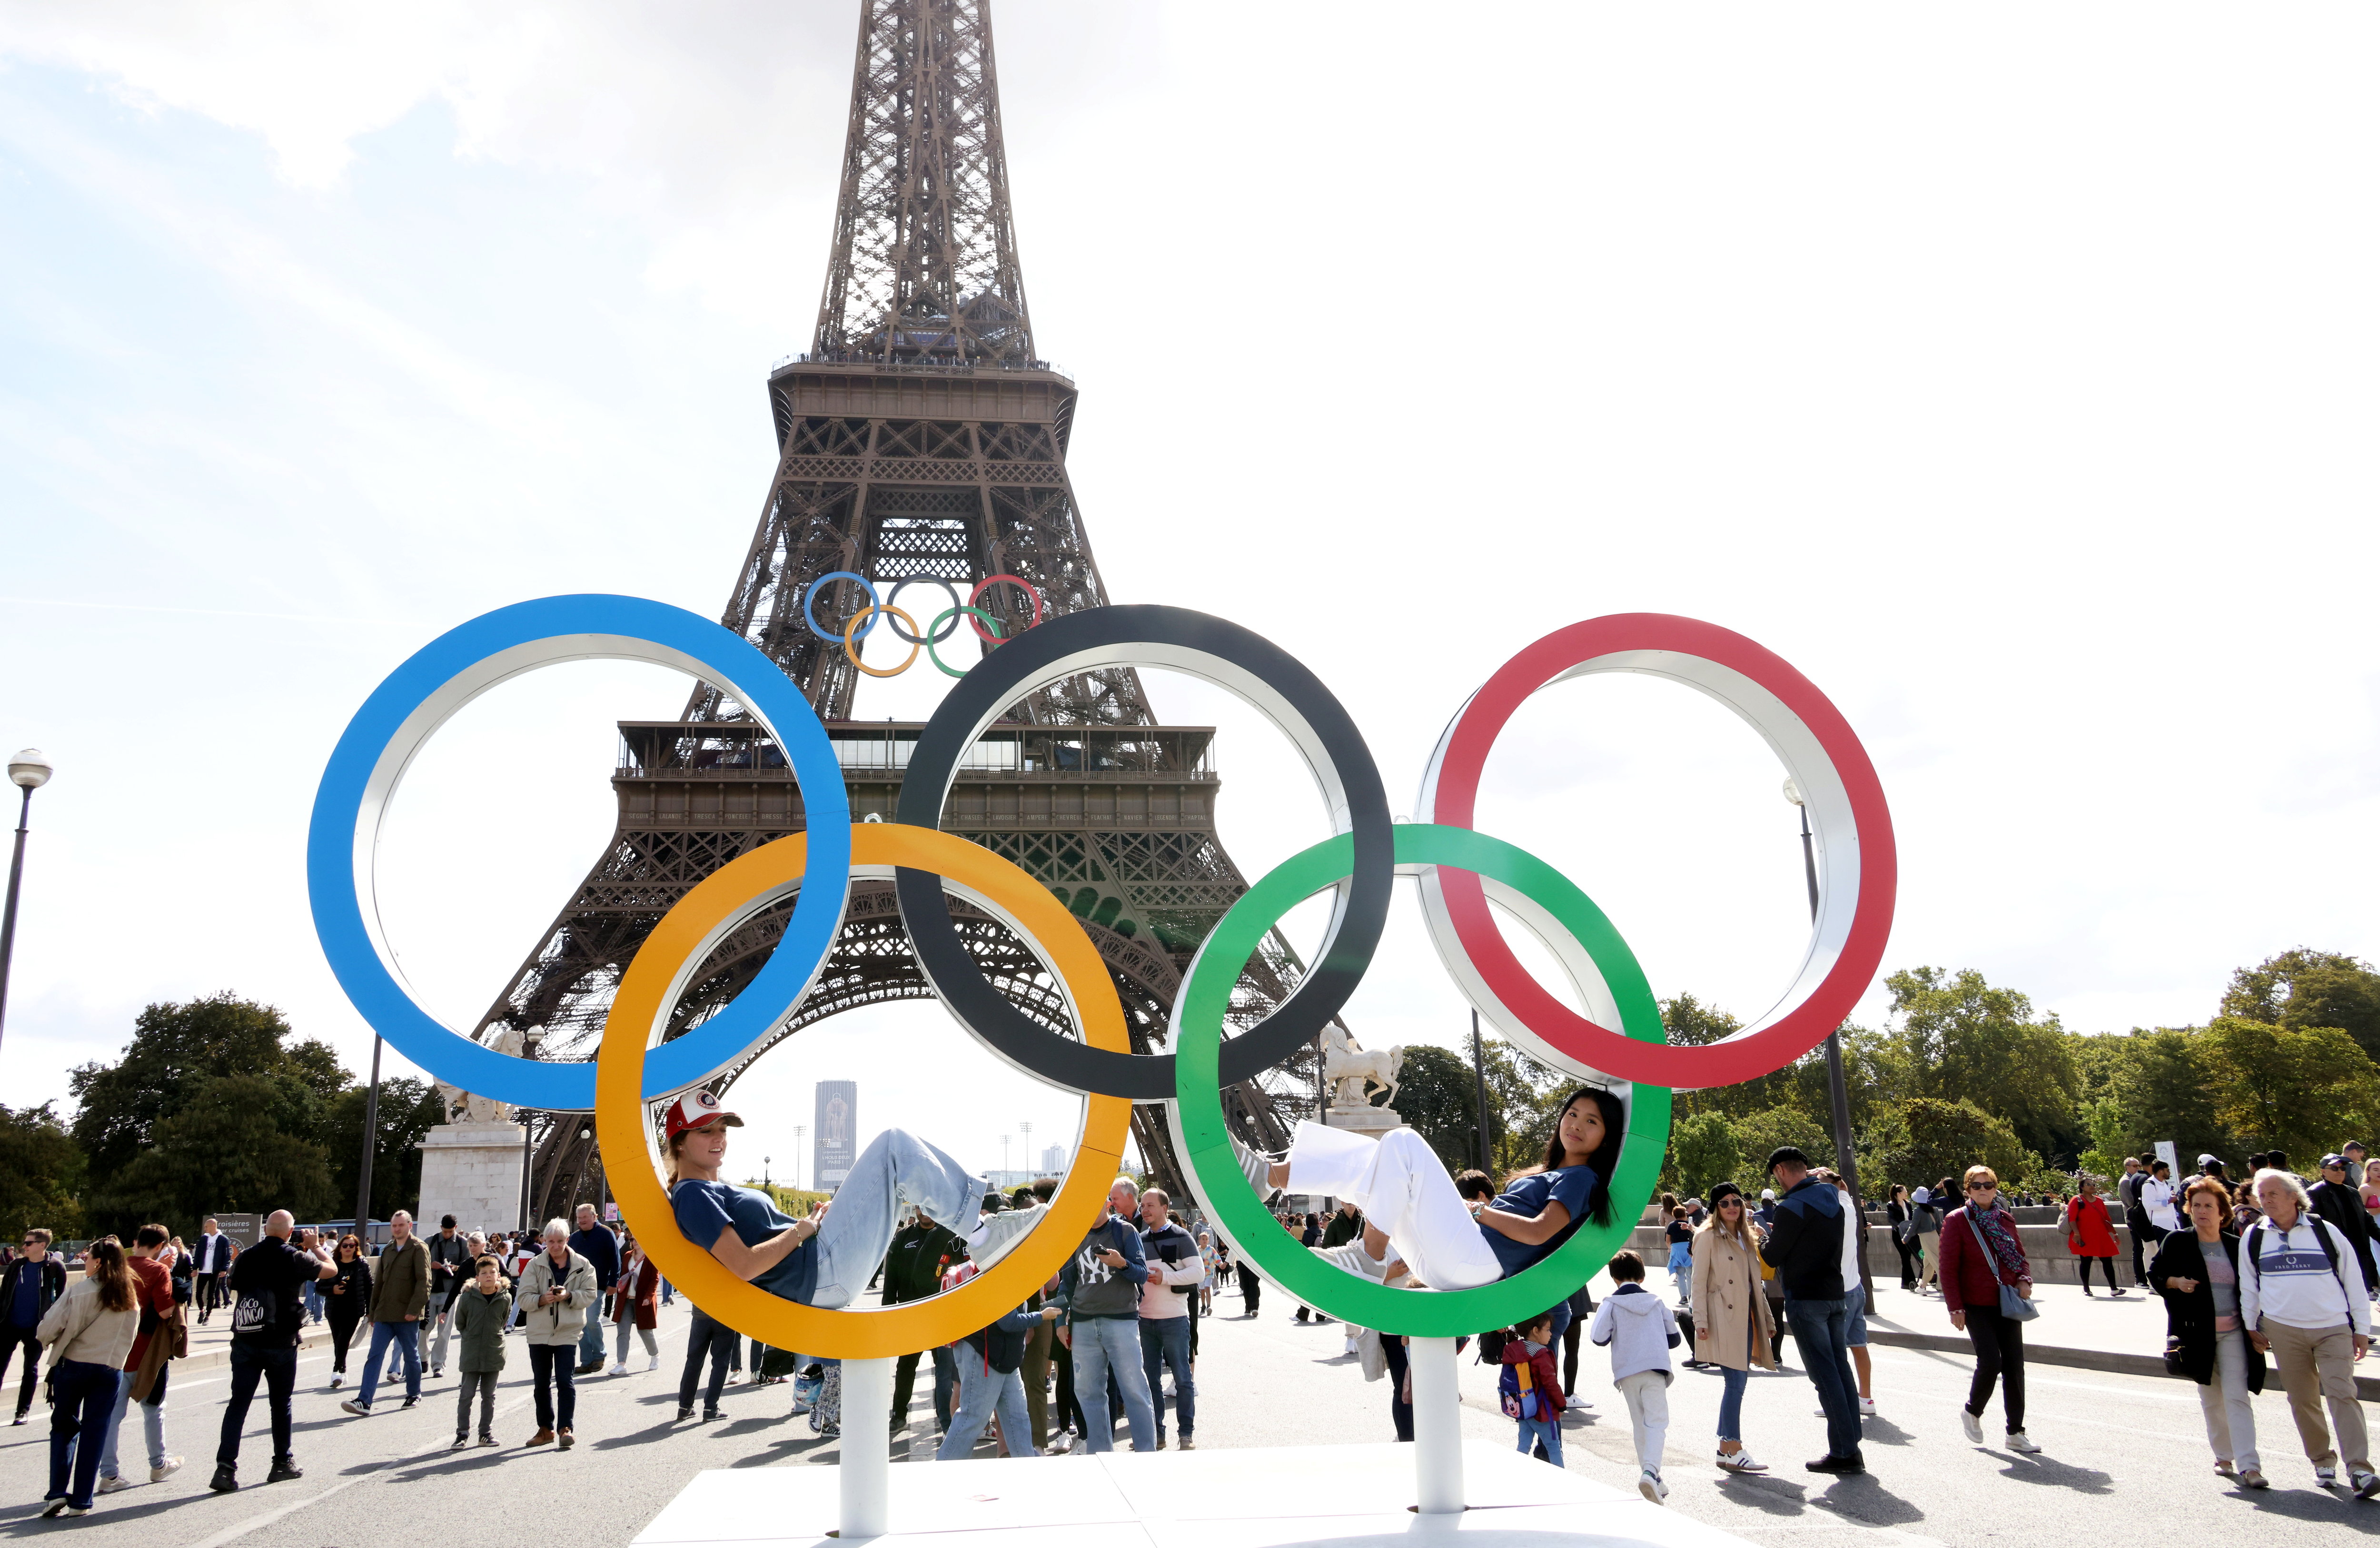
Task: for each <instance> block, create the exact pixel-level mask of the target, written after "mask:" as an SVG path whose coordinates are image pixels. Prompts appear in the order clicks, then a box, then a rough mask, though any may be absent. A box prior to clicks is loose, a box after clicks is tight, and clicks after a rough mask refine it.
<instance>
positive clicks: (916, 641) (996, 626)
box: [802, 570, 1044, 677]
mask: <svg viewBox="0 0 2380 1548" xmlns="http://www.w3.org/2000/svg"><path fill="white" fill-rule="evenodd" d="M844 580H847V581H856V582H857V583H858V585H859V587H860V589H861V590H863V591H865V592H867V593H868V601H867V602H866V604H865V605H863V606H862V607H861V608H860V609H859V610H858V611H856V612H854V613H853V614H852V615H851V617H850V619H849V621H847V622H846V623H844V626H843V630H842V632H841V634H840V635H831V634H829V633H827V631H826V629H825V628H824V627H823V626H821V625H820V623H819V621H818V599H819V593H820V592H821V591H823V590H825V589H826V587H828V585H829V584H831V583H832V582H834V581H844ZM1003 584H1005V585H1008V586H1013V587H1016V588H1017V589H1019V590H1020V591H1023V592H1024V593H1025V599H1026V601H1028V602H1030V603H1032V604H1033V619H1032V622H1031V623H1027V624H1026V625H1025V627H1026V628H1027V629H1031V628H1034V627H1036V626H1037V625H1038V624H1039V623H1040V622H1041V617H1042V612H1043V608H1044V604H1043V602H1042V598H1041V593H1040V592H1039V591H1038V590H1036V589H1035V588H1034V587H1033V585H1032V583H1031V582H1029V581H1026V580H1023V579H1020V578H1019V577H1017V576H1015V575H1008V574H1001V575H986V576H984V577H983V579H981V580H979V581H977V582H976V583H975V587H974V588H973V589H971V590H970V591H968V592H967V594H966V600H965V601H964V602H962V601H960V600H959V592H958V587H955V586H953V585H952V584H951V583H950V582H949V581H947V580H944V579H943V578H942V577H941V576H940V575H933V574H923V573H920V574H913V575H904V576H902V577H901V578H900V579H899V580H897V581H894V582H893V583H892V592H891V593H890V594H889V595H887V596H881V597H880V596H878V595H877V592H876V583H875V582H873V581H871V580H869V579H868V577H867V576H866V575H863V574H859V572H857V571H856V570H836V571H834V572H833V573H832V574H824V575H820V577H819V578H818V579H817V580H815V581H813V582H812V583H810V588H809V589H808V590H807V592H805V593H803V595H802V622H803V623H807V624H808V625H809V631H810V633H811V634H813V635H817V636H818V637H819V638H820V639H821V640H824V641H825V642H826V643H827V644H829V645H837V644H840V645H841V646H842V647H843V653H844V656H846V657H848V658H849V659H850V661H851V664H852V665H853V666H855V667H857V668H858V669H859V670H860V671H864V672H866V673H867V674H868V676H870V677H898V676H900V675H901V674H902V673H903V672H905V671H908V670H909V669H910V668H911V667H913V666H915V665H916V664H917V649H916V647H918V646H923V647H925V648H926V654H927V656H928V657H929V659H931V660H932V661H933V663H934V665H935V666H936V667H938V668H940V669H941V671H942V672H943V673H944V674H945V675H946V676H950V677H965V675H966V672H965V670H964V669H960V668H954V667H953V666H951V665H950V664H949V663H948V662H946V661H944V660H943V659H942V658H941V653H940V652H939V651H937V650H935V648H934V647H936V646H938V645H940V644H941V643H942V642H943V641H944V640H947V639H949V638H950V637H951V636H952V635H954V634H956V633H957V632H958V627H959V623H961V621H965V623H966V626H967V627H968V628H970V629H973V630H974V631H975V633H976V637H977V638H978V639H980V640H982V641H983V643H984V644H986V645H989V646H995V647H997V646H999V645H1001V644H1002V643H1003V641H1004V638H1005V636H1006V634H1007V630H1006V627H1005V625H1003V624H1002V622H1001V620H1000V619H999V618H998V617H997V616H996V615H994V614H992V613H990V612H987V611H984V610H983V609H981V608H978V607H977V606H976V603H977V602H978V601H979V600H981V599H982V598H983V594H984V593H985V592H986V591H988V590H990V588H991V587H995V586H1000V585H1003ZM917 585H929V586H939V587H941V588H942V591H943V593H944V595H946V596H948V597H949V598H950V599H951V605H950V606H949V607H947V608H944V609H943V610H942V611H941V612H938V613H936V614H935V615H934V621H933V622H932V623H929V624H928V625H926V627H925V629H924V630H923V631H922V632H919V631H918V630H917V620H916V619H914V618H912V617H910V616H909V615H908V614H907V613H905V612H903V611H901V609H900V607H899V606H898V604H899V602H900V600H901V592H902V589H903V588H904V587H911V586H917ZM896 620H897V622H895V621H896ZM978 620H980V622H978ZM880 622H881V623H884V624H885V625H886V626H887V627H889V628H890V629H891V630H892V637H893V638H894V639H897V640H899V641H900V642H901V643H902V644H903V645H905V646H908V647H911V649H910V651H909V654H908V655H907V657H905V659H903V660H902V662H901V664H900V665H899V666H897V667H889V668H887V667H871V666H869V665H868V663H867V662H865V661H863V660H861V659H859V650H858V647H857V642H858V641H860V640H864V639H866V638H867V637H868V635H870V634H872V633H874V632H875V629H876V625H877V624H878V623H880ZM903 624H907V625H908V627H907V628H903V627H902V625H903ZM986 624H990V627H991V632H990V634H986V633H985V632H984V626H985V625H986Z"/></svg>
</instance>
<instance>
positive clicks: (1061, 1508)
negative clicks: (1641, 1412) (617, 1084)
mask: <svg viewBox="0 0 2380 1548" xmlns="http://www.w3.org/2000/svg"><path fill="white" fill-rule="evenodd" d="M840 1471H841V1469H836V1468H822V1467H784V1468H735V1469H715V1470H712V1471H709V1472H704V1473H700V1474H698V1475H697V1476H696V1478H695V1480H694V1481H693V1482H691V1483H689V1484H687V1485H686V1489H685V1490H684V1492H683V1493H681V1494H679V1495H678V1496H677V1498H676V1499H674V1500H673V1501H671V1502H670V1503H669V1505H668V1506H665V1507H664V1508H663V1509H662V1513H661V1514H660V1515H659V1516H657V1517H655V1518H653V1521H652V1524H651V1525H650V1526H649V1527H647V1528H646V1529H645V1530H643V1531H642V1532H641V1533H639V1534H638V1535H637V1539H636V1548H695V1545H697V1544H714V1543H715V1544H735V1545H744V1544H751V1545H756V1548H759V1545H766V1548H780V1545H782V1548H825V1545H830V1544H833V1543H834V1542H836V1540H835V1539H833V1538H832V1537H831V1536H830V1535H829V1534H830V1533H831V1532H832V1529H833V1527H834V1524H835V1521H836V1484H837V1481H838V1480H837V1474H838V1473H839V1472H840ZM1463 1478H1464V1489H1465V1497H1466V1498H1467V1499H1468V1501H1469V1503H1470V1506H1471V1508H1470V1509H1468V1510H1466V1511H1464V1512H1463V1513H1462V1514H1461V1515H1457V1516H1420V1515H1416V1514H1415V1513H1414V1512H1412V1511H1410V1510H1408V1509H1406V1508H1405V1507H1406V1506H1408V1505H1410V1504H1411V1503H1412V1502H1413V1497H1414V1448H1413V1447H1412V1446H1410V1445H1394V1444H1383V1445H1310V1446H1276V1447H1269V1448H1267V1447H1257V1448H1249V1449H1245V1450H1236V1451H1227V1450H1217V1451H1194V1452H1190V1453H1187V1454H1186V1455H1185V1454H1184V1453H1182V1452H1177V1451H1160V1452H1154V1453H1150V1454H1147V1455H1141V1454H1135V1453H1132V1452H1107V1453H1104V1454H1102V1455H1099V1456H1097V1457H1091V1456H1082V1455H1077V1456H1073V1457H1043V1458H1038V1459H1029V1460H1028V1459H1026V1458H1018V1457H1012V1458H1002V1459H1001V1460H997V1461H993V1460H982V1461H966V1462H930V1463H925V1464H917V1463H904V1464H902V1465H901V1466H898V1467H895V1468H894V1469H892V1531H891V1532H890V1533H889V1534H887V1535H886V1536H883V1537H880V1538H876V1539H874V1540H873V1541H874V1542H876V1543H878V1544H880V1548H924V1545H928V1544H931V1545H933V1548H1140V1545H1144V1544H1146V1545H1147V1548H1216V1545H1217V1544H1218V1543H1228V1544H1230V1548H1290V1545H1291V1544H1302V1543H1315V1544H1321V1543H1330V1544H1334V1545H1348V1544H1360V1545H1377V1548H1390V1545H1391V1544H1393V1545H1394V1548H1423V1545H1426V1544H1434V1543H1444V1544H1448V1545H1450V1548H1457V1545H1459V1548H1625V1545H1632V1544H1644V1545H1645V1548H1655V1545H1658V1548H1749V1545H1748V1544H1747V1543H1746V1542H1745V1540H1744V1539H1743V1538H1740V1537H1737V1536H1735V1535H1733V1534H1732V1533H1730V1532H1723V1531H1719V1530H1717V1529H1716V1528H1712V1527H1706V1526H1704V1525H1702V1524H1701V1523H1699V1522H1696V1521H1694V1520H1690V1519H1688V1518H1685V1517H1683V1516H1680V1515H1678V1514H1676V1513H1674V1512H1672V1511H1670V1510H1668V1509H1666V1508H1664V1507H1662V1506H1657V1505H1653V1504H1651V1503H1650V1502H1648V1501H1646V1500H1645V1499H1644V1498H1643V1497H1641V1496H1640V1495H1638V1494H1636V1493H1635V1492H1634V1491H1633V1489H1632V1490H1629V1491H1627V1492H1624V1493H1623V1492H1622V1491H1620V1490H1617V1489H1613V1488H1611V1487H1609V1485H1606V1484H1601V1483H1597V1482H1594V1481H1591V1480H1589V1479H1586V1478H1585V1477H1582V1476H1581V1475H1579V1474H1577V1473H1573V1472H1565V1471H1564V1470H1562V1469H1560V1468H1555V1467H1549V1466H1548V1465H1547V1464H1546V1463H1543V1462H1538V1461H1534V1460H1532V1459H1530V1458H1529V1457H1523V1456H1521V1455H1520V1454H1519V1453H1517V1452H1515V1451H1513V1450H1512V1449H1510V1448H1509V1447H1506V1446H1502V1445H1496V1444H1494V1443H1491V1442H1488V1441H1476V1440H1475V1441H1470V1442H1466V1443H1465V1445H1464V1449H1463ZM961 1533H965V1534H966V1535H965V1537H961V1536H960V1534H961Z"/></svg>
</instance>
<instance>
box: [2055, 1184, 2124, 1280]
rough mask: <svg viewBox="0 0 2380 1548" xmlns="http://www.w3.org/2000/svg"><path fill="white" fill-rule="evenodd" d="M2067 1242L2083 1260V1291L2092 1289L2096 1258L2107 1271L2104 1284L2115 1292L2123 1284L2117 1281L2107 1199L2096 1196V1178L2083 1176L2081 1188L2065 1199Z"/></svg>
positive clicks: (2114, 1238)
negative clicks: (2092, 1271) (2092, 1272)
mask: <svg viewBox="0 0 2380 1548" xmlns="http://www.w3.org/2000/svg"><path fill="white" fill-rule="evenodd" d="M2066 1245H2067V1246H2069V1247H2070V1248H2072V1249H2073V1250H2074V1255H2075V1256H2076V1257H2077V1258H2080V1259H2081V1260H2082V1269H2083V1294H2084V1295H2089V1294H2090V1293H2091V1264H2092V1263H2093V1261H2094V1260H2096V1261H2097V1263H2098V1264H2099V1266H2100V1268H2102V1269H2103V1270H2105V1271H2106V1272H2107V1288H2109V1289H2110V1290H2113V1291H2114V1292H2115V1293H2116V1294H2118V1295H2122V1294H2123V1293H2124V1288H2123V1287H2122V1286H2121V1285H2119V1284H2117V1283H2116V1228H2115V1223H2114V1222H2113V1221H2111V1220H2109V1219H2108V1218H2107V1200H2105V1199H2103V1198H2101V1197H2099V1179H2097V1178H2095V1177H2086V1178H2084V1179H2083V1191H2081V1192H2080V1193H2077V1194H2075V1195H2074V1197H2073V1198H2071V1199H2070V1200H2068V1201H2067V1203H2066Z"/></svg>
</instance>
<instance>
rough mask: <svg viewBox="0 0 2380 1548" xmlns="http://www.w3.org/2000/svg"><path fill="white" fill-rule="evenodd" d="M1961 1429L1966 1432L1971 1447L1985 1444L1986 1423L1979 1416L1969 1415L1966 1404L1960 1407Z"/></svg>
mask: <svg viewBox="0 0 2380 1548" xmlns="http://www.w3.org/2000/svg"><path fill="white" fill-rule="evenodd" d="M1959 1428H1960V1429H1961V1430H1962V1431H1964V1432H1966V1435H1967V1444H1968V1445H1983V1444H1984V1421H1983V1420H1982V1419H1981V1418H1980V1417H1979V1416H1977V1415H1975V1414H1971V1413H1969V1412H1968V1411H1967V1405H1966V1404H1964V1403H1961V1404H1960V1405H1959Z"/></svg>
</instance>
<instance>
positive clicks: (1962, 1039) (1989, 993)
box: [1885, 967, 2082, 1154]
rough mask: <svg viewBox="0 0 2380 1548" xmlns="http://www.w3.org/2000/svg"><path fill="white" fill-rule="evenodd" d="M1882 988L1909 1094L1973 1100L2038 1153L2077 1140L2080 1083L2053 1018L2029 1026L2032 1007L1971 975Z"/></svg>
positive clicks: (1915, 975)
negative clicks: (1909, 1080) (1895, 1023)
mask: <svg viewBox="0 0 2380 1548" xmlns="http://www.w3.org/2000/svg"><path fill="white" fill-rule="evenodd" d="M1885 986H1886V987H1888V988H1889V989H1890V990H1891V991H1892V1013H1893V1014H1894V1015H1895V1016H1897V1017H1898V1018H1900V1025H1899V1027H1898V1028H1897V1029H1896V1033H1895V1036H1896V1037H1897V1039H1898V1041H1899V1042H1900V1051H1901V1053H1902V1055H1903V1056H1904V1057H1905V1058H1906V1059H1907V1060H1908V1063H1909V1066H1910V1069H1911V1070H1912V1071H1913V1073H1914V1075H1915V1083H1916V1085H1917V1087H1918V1089H1917V1091H1916V1092H1915V1093H1914V1094H1916V1095H1924V1096H1933V1097H1939V1098H1943V1099H1945V1100H1949V1101H1958V1100H1961V1099H1965V1100H1971V1101H1973V1102H1974V1103H1975V1104H1976V1105H1977V1106H1978V1107H1982V1108H1983V1109H1984V1110H1985V1112H1988V1113H1992V1114H1995V1115H1997V1116H1998V1117H1999V1118H2002V1119H2006V1120H2007V1121H2008V1123H2009V1125H2010V1127H2011V1128H2013V1129H2014V1130H2015V1131H2016V1132H2017V1135H2018V1137H2019V1138H2020V1139H2022V1141H2023V1142H2024V1143H2026V1144H2028V1145H2032V1146H2034V1147H2036V1148H2037V1149H2039V1150H2041V1151H2042V1152H2044V1153H2045V1154H2047V1153H2050V1152H2052V1151H2054V1150H2059V1149H2063V1148H2065V1147H2066V1145H2067V1143H2068V1142H2070V1141H2072V1140H2076V1139H2079V1138H2081V1137H2082V1131H2081V1126H2080V1124H2079V1122H2078V1121H2077V1115H2076V1105H2077V1103H2078V1101H2079V1100H2080V1098H2081V1095H2082V1076H2081V1073H2080V1071H2078V1070H2076V1068H2075V1064H2074V1057H2073V1053H2072V1050H2071V1049H2070V1048H2069V1046H2067V1038H2066V1034H2065V1029H2064V1028H2062V1027H2060V1026H2059V1025H2058V1018H2057V1017H2056V1016H2048V1017H2045V1018H2042V1019H2040V1020H2035V1019H2034V1012H2033V1002H2032V1000H2030V999H2028V998H2026V997H2025V996H2023V995H2022V994H2019V993H2018V992H2017V991H2015V990H2013V989H2002V988H1995V987H1994V986H1992V985H1990V984H1989V983H1986V982H1985V979H1984V975H1983V974H1980V973H1977V972H1975V971H1974V970H1973V968H1966V969H1961V971H1960V972H1958V973H1957V974H1950V973H1948V972H1946V971H1945V970H1943V969H1941V968H1933V967H1921V968H1910V969H1906V970H1904V971H1902V972H1900V973H1896V974H1891V975H1890V976H1889V977H1888V978H1887V979H1886V980H1885Z"/></svg>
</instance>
